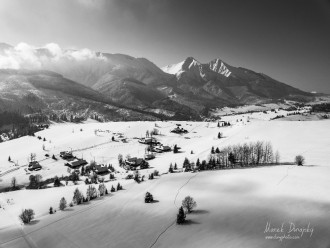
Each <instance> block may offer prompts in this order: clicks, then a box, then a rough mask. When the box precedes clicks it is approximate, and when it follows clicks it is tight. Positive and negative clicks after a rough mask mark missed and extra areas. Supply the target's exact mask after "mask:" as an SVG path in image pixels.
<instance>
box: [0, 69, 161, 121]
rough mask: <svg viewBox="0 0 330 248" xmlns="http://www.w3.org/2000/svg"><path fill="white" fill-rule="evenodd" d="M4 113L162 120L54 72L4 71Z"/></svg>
mask: <svg viewBox="0 0 330 248" xmlns="http://www.w3.org/2000/svg"><path fill="white" fill-rule="evenodd" d="M0 102H1V104H0V111H5V110H7V111H17V110H18V111H20V112H22V113H23V114H34V113H40V112H41V113H44V114H46V115H51V114H57V115H58V116H60V115H62V114H65V115H67V116H70V115H75V116H79V117H83V118H88V117H90V116H91V115H94V114H97V115H99V116H101V117H104V118H103V119H108V120H110V119H111V120H123V119H126V120H143V119H159V118H162V116H161V115H159V116H157V115H156V114H154V113H148V112H145V111H141V110H138V109H136V110H135V109H133V108H127V107H124V106H121V105H118V104H116V103H114V102H113V101H111V100H110V98H107V97H106V96H104V95H103V94H101V93H99V92H98V91H95V90H93V89H91V88H89V87H86V86H83V85H81V84H79V83H76V82H74V81H72V80H69V79H66V78H64V77H63V76H62V75H60V74H57V73H54V72H50V71H29V70H12V69H11V70H9V69H8V70H3V69H2V70H0Z"/></svg>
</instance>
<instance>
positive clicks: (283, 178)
mask: <svg viewBox="0 0 330 248" xmlns="http://www.w3.org/2000/svg"><path fill="white" fill-rule="evenodd" d="M314 149H315V148H309V149H307V150H305V151H303V152H302V153H300V154H301V155H302V154H305V153H306V152H310V151H312V150H314ZM294 168H295V165H294V164H293V165H290V166H289V167H288V168H287V169H286V174H285V175H284V176H283V177H282V178H281V180H280V181H279V182H278V183H277V184H276V186H278V185H280V184H281V183H282V182H283V181H284V180H285V179H286V178H287V177H288V176H289V170H292V169H294Z"/></svg>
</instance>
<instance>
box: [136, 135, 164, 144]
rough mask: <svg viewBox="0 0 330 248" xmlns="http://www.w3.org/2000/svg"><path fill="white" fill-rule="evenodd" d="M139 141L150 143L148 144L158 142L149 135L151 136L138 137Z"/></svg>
mask: <svg viewBox="0 0 330 248" xmlns="http://www.w3.org/2000/svg"><path fill="white" fill-rule="evenodd" d="M139 143H141V144H146V145H150V144H158V143H159V142H158V141H157V140H156V139H155V138H153V137H151V138H141V139H139Z"/></svg>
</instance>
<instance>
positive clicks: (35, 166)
mask: <svg viewBox="0 0 330 248" xmlns="http://www.w3.org/2000/svg"><path fill="white" fill-rule="evenodd" d="M41 168H42V167H41V165H40V164H39V162H38V161H32V162H30V163H29V168H28V169H29V170H30V171H38V170H41Z"/></svg>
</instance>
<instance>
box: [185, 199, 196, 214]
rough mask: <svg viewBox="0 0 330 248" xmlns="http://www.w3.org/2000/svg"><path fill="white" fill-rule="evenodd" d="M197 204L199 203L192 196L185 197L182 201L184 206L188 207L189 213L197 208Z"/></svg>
mask: <svg viewBox="0 0 330 248" xmlns="http://www.w3.org/2000/svg"><path fill="white" fill-rule="evenodd" d="M196 206H197V203H196V202H195V200H194V198H192V197H191V196H186V198H184V200H183V201H182V207H183V208H185V209H187V211H188V213H191V212H192V210H193V208H195V207H196Z"/></svg>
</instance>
